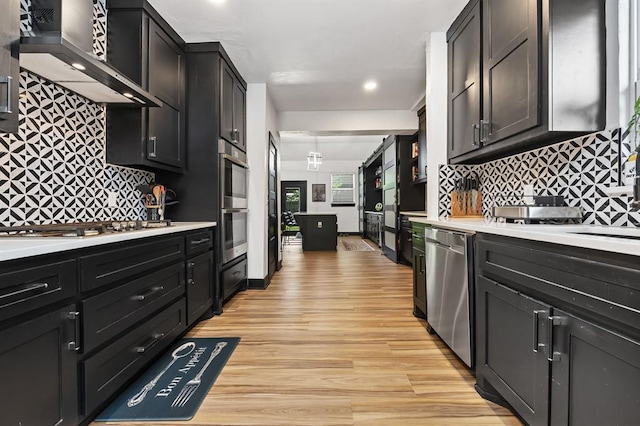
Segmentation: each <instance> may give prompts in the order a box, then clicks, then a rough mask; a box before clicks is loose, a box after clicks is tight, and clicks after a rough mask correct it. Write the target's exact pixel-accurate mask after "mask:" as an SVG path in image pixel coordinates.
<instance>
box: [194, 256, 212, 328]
mask: <svg viewBox="0 0 640 426" xmlns="http://www.w3.org/2000/svg"><path fill="white" fill-rule="evenodd" d="M213 277H214V267H213V252H211V251H209V252H206V253H203V254H201V255H199V256H196V257H194V258H192V259H188V260H187V324H188V325H191V324H193V323H194V322H195V321H196V320H197V319H198V318H200V317H201V316H202V315H203V314H204V313H205V312H207V310H208V309H209V308H211V305H212V304H213V299H214V290H215V286H214V280H213Z"/></svg>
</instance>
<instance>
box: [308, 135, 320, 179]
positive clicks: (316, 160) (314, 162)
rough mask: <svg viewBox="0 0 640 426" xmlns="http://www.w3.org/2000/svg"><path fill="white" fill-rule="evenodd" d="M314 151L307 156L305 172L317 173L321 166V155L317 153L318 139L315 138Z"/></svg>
mask: <svg viewBox="0 0 640 426" xmlns="http://www.w3.org/2000/svg"><path fill="white" fill-rule="evenodd" d="M314 149H315V151H310V152H309V155H307V170H310V171H314V172H317V171H318V170H319V169H320V164H322V154H321V153H320V152H318V137H317V136H316V137H315V143H314Z"/></svg>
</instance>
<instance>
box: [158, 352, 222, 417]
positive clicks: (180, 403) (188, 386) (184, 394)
mask: <svg viewBox="0 0 640 426" xmlns="http://www.w3.org/2000/svg"><path fill="white" fill-rule="evenodd" d="M225 346H227V342H218V343H217V344H216V347H215V348H214V349H213V352H211V356H209V359H208V360H207V362H206V363H205V364H204V366H203V367H202V369H201V370H200V371H199V372H198V374H196V377H194V378H193V379H191V380H189V381H188V382H187V383H185V385H184V386H183V388H182V390H181V391H180V393H179V394H178V396H177V397H176V399H175V400H174V401H173V403H172V404H171V406H172V407H184V406H185V404H186V403H187V402H189V399H191V397H192V396H193V394H194V393H196V390H197V389H198V387H199V386H200V379H201V378H202V375H203V374H204V372H205V371H206V369H207V368H209V365H210V364H211V362H212V361H213V359H214V358H215V357H216V356H218V354H219V353H220V352H221V351H222V348H224V347H225Z"/></svg>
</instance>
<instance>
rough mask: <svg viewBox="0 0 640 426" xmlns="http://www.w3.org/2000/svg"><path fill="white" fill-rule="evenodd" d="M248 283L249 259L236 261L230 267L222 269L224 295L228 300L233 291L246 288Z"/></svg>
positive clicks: (223, 297) (224, 298) (223, 298)
mask: <svg viewBox="0 0 640 426" xmlns="http://www.w3.org/2000/svg"><path fill="white" fill-rule="evenodd" d="M246 284H247V260H246V259H243V260H242V261H240V262H238V263H236V264H235V265H233V266H232V267H230V268H229V269H226V270H224V271H222V285H221V290H222V297H221V300H223V301H226V300H227V299H229V297H230V296H231V295H233V293H235V292H236V291H238V290H240V289H245V288H246Z"/></svg>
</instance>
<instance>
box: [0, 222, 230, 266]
mask: <svg viewBox="0 0 640 426" xmlns="http://www.w3.org/2000/svg"><path fill="white" fill-rule="evenodd" d="M216 225H217V224H216V222H172V223H171V226H168V227H165V228H154V229H141V230H139V231H129V232H121V233H113V234H103V235H95V236H90V237H0V261H3V260H12V259H19V258H23V257H30V256H37V255H41V254H49V253H57V252H61V251H67V250H76V249H80V248H86V247H93V246H99V245H103V244H110V243H118V242H121V241H129V240H135V239H139V238H147V237H154V236H158V235H166V234H173V233H176V232H184V231H192V230H195V229H202V228H211V227H213V226H216Z"/></svg>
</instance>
